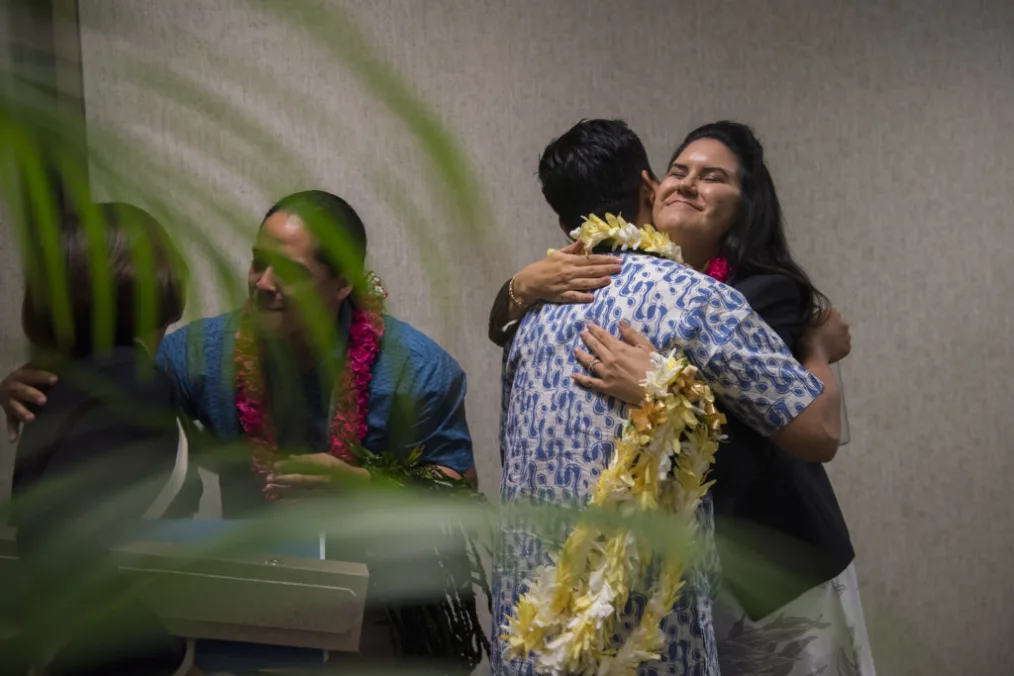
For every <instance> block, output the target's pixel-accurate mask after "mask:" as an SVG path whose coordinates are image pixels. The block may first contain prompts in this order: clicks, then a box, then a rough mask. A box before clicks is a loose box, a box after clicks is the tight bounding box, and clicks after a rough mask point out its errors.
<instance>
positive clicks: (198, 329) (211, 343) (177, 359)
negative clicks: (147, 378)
mask: <svg viewBox="0 0 1014 676" xmlns="http://www.w3.org/2000/svg"><path fill="white" fill-rule="evenodd" d="M238 326H239V312H238V311H235V310H234V311H232V312H223V313H222V314H220V315H216V316H214V317H202V318H201V319H195V320H193V321H192V322H189V323H187V324H184V325H183V326H181V327H179V328H178V329H176V330H174V331H172V332H171V333H167V334H166V336H165V338H163V339H162V343H161V344H160V345H159V347H158V355H157V361H158V363H159V364H160V365H162V366H165V365H166V364H167V363H168V364H175V365H176V366H182V365H183V364H185V363H187V362H188V361H189V360H188V358H187V355H188V353H189V354H191V355H193V354H194V351H195V350H196V351H197V352H200V353H202V354H208V353H213V352H216V351H218V350H221V349H222V348H223V346H224V345H225V344H226V342H228V340H230V339H231V338H232V337H233V336H235V333H236V329H237V328H238Z"/></svg>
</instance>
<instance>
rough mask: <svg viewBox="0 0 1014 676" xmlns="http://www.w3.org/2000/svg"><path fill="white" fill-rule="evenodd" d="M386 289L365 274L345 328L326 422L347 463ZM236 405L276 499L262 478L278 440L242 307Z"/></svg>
mask: <svg viewBox="0 0 1014 676" xmlns="http://www.w3.org/2000/svg"><path fill="white" fill-rule="evenodd" d="M386 297H387V291H385V290H384V287H383V286H382V285H381V284H380V279H379V278H378V277H377V276H376V275H375V274H374V273H372V272H370V273H369V274H368V276H367V290H366V292H365V293H362V294H360V297H358V298H357V299H356V304H355V307H354V309H353V311H352V326H351V328H350V329H349V345H348V352H347V354H346V360H345V366H346V368H344V369H343V370H342V373H341V377H340V378H339V379H338V382H337V383H336V384H335V390H334V395H335V396H334V401H335V402H337V405H336V406H335V412H334V417H333V418H332V419H331V424H330V426H329V430H328V432H329V435H330V447H329V453H330V454H331V455H333V456H335V457H336V458H338V459H340V460H343V461H345V462H347V463H350V464H355V462H356V460H355V455H354V454H353V451H352V445H353V444H358V443H360V442H361V441H362V440H363V437H365V436H366V415H367V413H368V411H367V407H368V404H369V390H370V380H371V379H372V378H373V365H374V364H375V363H376V361H377V357H378V355H379V354H380V339H381V338H382V337H383V335H384V315H383V312H384V308H383V299H384V298H386ZM233 362H234V363H235V365H236V410H237V414H238V417H239V424H240V427H241V428H242V429H243V434H244V436H246V437H247V439H249V440H250V441H251V442H252V443H253V468H254V472H255V473H256V474H258V475H259V476H260V477H261V478H262V479H264V480H265V486H264V489H263V490H264V494H265V497H266V498H267V499H268V500H274V499H275V497H276V496H275V494H274V493H273V492H272V491H271V490H269V488H268V486H267V482H266V477H267V475H269V474H271V472H272V471H273V468H274V464H275V461H276V459H277V452H278V440H277V438H276V437H275V428H274V426H273V425H272V424H271V421H270V420H269V416H268V413H267V393H266V392H265V388H264V374H263V373H262V371H261V363H260V359H259V357H258V354H257V343H256V340H255V338H254V336H253V331H252V330H251V327H250V315H249V311H248V309H247V308H244V309H243V316H242V318H241V319H240V328H239V332H238V333H237V335H236V349H235V352H234V354H233Z"/></svg>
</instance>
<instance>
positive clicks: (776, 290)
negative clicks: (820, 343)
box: [735, 275, 803, 352]
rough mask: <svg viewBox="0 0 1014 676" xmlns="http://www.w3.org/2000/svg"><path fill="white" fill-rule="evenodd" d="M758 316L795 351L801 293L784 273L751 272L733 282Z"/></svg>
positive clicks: (799, 329)
mask: <svg viewBox="0 0 1014 676" xmlns="http://www.w3.org/2000/svg"><path fill="white" fill-rule="evenodd" d="M735 288H736V290H737V291H739V292H740V293H741V294H743V296H744V297H745V298H746V300H747V302H748V303H750V307H752V308H753V309H754V312H756V313H757V314H758V315H760V317H761V319H763V320H764V322H765V323H767V325H768V326H770V327H771V328H772V329H773V330H774V331H775V333H777V334H778V336H779V337H780V338H781V339H782V340H783V341H785V344H786V345H788V347H789V349H790V350H792V351H793V352H795V349H796V343H797V342H798V340H799V334H800V333H801V331H802V329H803V323H802V318H803V307H802V294H801V293H800V292H799V287H798V286H796V283H795V282H793V281H792V280H791V279H789V278H788V277H786V276H784V275H754V276H752V277H747V278H746V279H744V280H743V281H742V282H738V283H736V284H735Z"/></svg>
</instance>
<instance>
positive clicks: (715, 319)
mask: <svg viewBox="0 0 1014 676" xmlns="http://www.w3.org/2000/svg"><path fill="white" fill-rule="evenodd" d="M744 286H745V291H746V292H747V293H749V294H750V295H751V296H752V297H753V302H754V303H755V304H756V307H757V308H760V310H761V312H763V313H764V315H765V316H764V317H762V316H761V312H758V311H757V310H756V309H755V308H754V307H751V305H750V304H748V303H746V300H745V299H744V297H743V296H742V295H740V294H739V293H736V291H734V290H733V289H731V288H729V287H726V286H722V287H720V288H719V290H718V293H719V294H720V295H721V296H722V297H721V298H719V299H717V300H716V302H714V304H713V305H710V306H709V304H707V303H705V304H703V305H702V306H701V307H700V308H698V309H697V310H696V311H695V312H694V313H692V314H691V316H690V317H689V318H688V321H687V322H686V323H685V325H684V326H683V327H682V328H681V330H680V335H678V336H677V337H676V342H675V344H674V345H673V347H677V348H679V349H680V350H682V351H683V352H685V353H686V354H687V356H688V357H689V358H690V360H691V361H693V362H694V363H695V364H696V365H697V366H698V367H699V368H700V369H701V374H702V376H703V377H704V378H705V380H707V381H708V383H709V384H710V385H711V387H712V389H713V390H714V391H715V393H716V394H717V395H719V396H720V397H721V399H722V400H723V401H724V402H725V404H726V405H727V406H728V407H729V408H730V410H731V411H732V412H733V413H735V414H736V416H737V417H739V418H741V419H742V420H743V421H744V422H745V423H746V424H748V425H749V426H750V427H752V428H753V429H755V430H757V431H758V432H760V433H762V434H764V435H766V436H771V438H772V440H773V441H774V442H775V443H776V444H778V445H779V446H780V447H781V448H782V449H783V450H784V451H786V452H787V453H789V454H790V455H793V456H795V457H797V458H800V459H802V460H807V461H811V462H826V461H828V460H830V459H831V458H832V457H834V454H835V453H836V452H837V448H838V442H839V438H840V426H841V416H840V409H839V406H840V399H839V394H838V388H837V383H836V381H835V380H834V377H833V376H832V374H831V372H830V369H829V366H828V365H829V364H830V363H832V362H833V361H835V360H836V359H837V358H841V357H843V356H844V354H842V353H839V354H836V355H829V353H828V352H827V350H825V349H824V348H823V346H822V345H823V344H822V341H821V339H820V336H819V335H818V336H816V337H814V336H809V337H805V338H804V339H801V340H800V341H799V342H800V344H802V345H803V346H804V347H803V353H804V354H805V356H804V357H803V360H802V361H803V363H802V365H800V363H799V362H797V361H796V360H795V359H794V358H793V357H792V355H791V354H790V353H789V351H788V348H787V347H786V345H785V341H783V340H782V338H781V336H785V338H787V339H788V340H790V341H791V340H793V336H795V335H796V334H797V333H798V331H799V329H800V328H801V327H800V325H799V316H800V311H799V293H798V291H797V290H796V288H795V285H794V284H793V283H792V282H791V280H789V279H788V278H785V277H781V276H766V277H764V278H758V279H756V280H753V281H752V282H751V283H750V284H748V285H744ZM716 308H723V309H724V311H723V312H716V311H715V309H716ZM764 319H769V320H770V322H771V324H772V326H769V325H768V324H767V323H765V321H764ZM836 322H840V315H837V313H836V312H832V313H831V315H830V316H829V319H828V320H827V322H826V323H828V324H834V323H836ZM844 331H845V337H846V339H847V326H846V327H845V329H844ZM620 332H621V334H622V336H623V342H621V341H620V340H618V339H617V338H615V337H614V336H612V335H611V334H609V333H608V332H607V331H605V330H603V329H602V328H600V327H598V326H595V325H594V324H590V325H589V326H588V329H587V331H585V332H584V333H582V339H583V340H584V342H585V344H586V346H587V347H588V348H589V349H590V350H591V352H586V351H584V350H577V351H576V352H575V354H576V357H577V359H578V361H579V362H580V363H581V364H582V366H584V367H585V369H587V371H588V372H586V373H575V374H574V375H573V377H574V380H575V381H576V382H577V383H578V384H579V385H581V386H582V387H586V388H589V389H593V390H597V391H599V392H602V393H604V394H607V395H610V396H613V397H616V398H617V399H619V400H621V401H624V402H626V403H627V404H631V405H637V404H638V403H639V402H640V401H641V399H642V398H643V396H644V387H643V384H642V383H643V381H644V374H645V373H646V372H647V371H648V369H649V368H650V363H651V362H650V357H649V353H651V352H654V351H655V347H654V346H653V345H652V344H651V342H650V341H649V340H648V339H647V338H645V337H644V336H642V335H640V334H638V333H637V332H636V331H634V330H633V329H632V328H630V327H629V326H624V325H622V324H621V327H620ZM808 332H809V331H808ZM592 353H594V354H592Z"/></svg>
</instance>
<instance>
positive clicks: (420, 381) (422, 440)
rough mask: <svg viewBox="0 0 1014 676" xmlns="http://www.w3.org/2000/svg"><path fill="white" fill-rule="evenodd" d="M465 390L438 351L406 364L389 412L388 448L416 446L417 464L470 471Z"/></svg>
mask: <svg viewBox="0 0 1014 676" xmlns="http://www.w3.org/2000/svg"><path fill="white" fill-rule="evenodd" d="M413 361H414V360H413ZM466 390H467V378H466V377H465V372H464V371H462V370H461V367H460V366H458V363H457V362H456V361H454V359H453V358H451V356H450V355H449V354H447V353H446V352H443V351H442V350H440V351H439V352H438V353H436V354H432V355H428V358H427V359H426V360H425V362H422V361H420V362H419V363H412V362H411V361H409V362H407V363H406V364H405V368H404V370H403V371H402V378H401V382H400V383H399V384H398V391H397V396H396V402H395V406H394V407H393V408H392V411H391V413H392V420H391V424H390V428H389V434H390V439H391V442H392V449H391V450H394V451H396V452H398V453H407V452H409V451H411V450H412V449H413V448H416V447H418V446H421V447H422V449H423V454H422V462H424V463H426V464H428V465H441V466H443V467H447V468H449V469H452V470H454V471H455V472H458V473H464V472H467V471H468V470H471V469H474V468H475V457H474V456H473V453H472V435H471V434H470V433H469V431H468V421H467V419H466V417H465V392H466Z"/></svg>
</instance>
